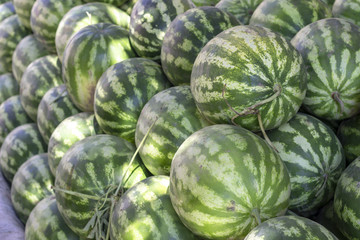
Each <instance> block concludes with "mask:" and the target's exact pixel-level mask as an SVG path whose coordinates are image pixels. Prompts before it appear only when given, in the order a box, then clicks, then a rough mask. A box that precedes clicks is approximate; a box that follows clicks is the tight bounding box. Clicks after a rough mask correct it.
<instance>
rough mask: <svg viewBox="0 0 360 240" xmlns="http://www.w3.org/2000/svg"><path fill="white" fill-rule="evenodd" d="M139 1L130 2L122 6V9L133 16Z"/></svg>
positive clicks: (129, 0) (130, 0) (131, 0)
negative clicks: (133, 10) (134, 8)
mask: <svg viewBox="0 0 360 240" xmlns="http://www.w3.org/2000/svg"><path fill="white" fill-rule="evenodd" d="M137 1H138V0H128V1H126V2H125V3H124V4H122V5H121V6H120V9H121V10H123V11H124V12H126V13H127V14H129V15H131V12H132V9H133V7H134V5H135V3H136V2H137Z"/></svg>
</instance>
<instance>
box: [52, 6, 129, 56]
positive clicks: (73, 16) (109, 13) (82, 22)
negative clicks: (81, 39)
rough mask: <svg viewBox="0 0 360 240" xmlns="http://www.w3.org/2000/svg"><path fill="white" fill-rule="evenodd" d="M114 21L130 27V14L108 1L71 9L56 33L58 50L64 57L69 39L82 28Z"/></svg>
mask: <svg viewBox="0 0 360 240" xmlns="http://www.w3.org/2000/svg"><path fill="white" fill-rule="evenodd" d="M100 22H102V23H113V24H116V25H119V26H121V27H124V28H126V29H128V28H129V22H130V16H129V15H128V14H126V13H125V12H124V11H122V10H120V9H118V8H117V7H115V6H112V5H110V4H106V3H98V2H96V3H88V4H84V5H80V6H76V7H74V8H72V9H70V10H69V11H68V12H67V13H66V14H65V15H64V17H63V18H62V19H61V21H60V23H59V26H58V28H57V30H56V34H55V45H56V52H57V54H58V56H59V58H60V61H62V59H63V54H64V50H65V47H66V44H67V43H68V41H69V39H70V38H71V37H72V36H73V35H74V34H75V33H76V32H78V31H79V30H80V29H82V28H83V27H86V26H88V25H91V24H96V23H100Z"/></svg>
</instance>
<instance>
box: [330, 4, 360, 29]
mask: <svg viewBox="0 0 360 240" xmlns="http://www.w3.org/2000/svg"><path fill="white" fill-rule="evenodd" d="M332 13H333V15H334V17H337V18H343V19H346V20H348V21H350V22H352V23H354V24H356V25H358V26H360V1H359V0H348V1H346V0H336V1H335V2H334V5H333V7H332Z"/></svg>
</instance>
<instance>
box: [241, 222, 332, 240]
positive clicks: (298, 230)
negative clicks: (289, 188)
mask: <svg viewBox="0 0 360 240" xmlns="http://www.w3.org/2000/svg"><path fill="white" fill-rule="evenodd" d="M260 239H261V240H278V239H281V240H304V239H311V240H325V239H326V240H338V238H337V237H336V236H335V235H334V234H333V233H331V232H330V231H329V230H327V229H326V228H325V227H323V226H321V225H320V224H318V223H316V222H314V221H312V220H310V219H308V218H304V217H295V216H281V217H276V218H272V219H270V220H267V221H266V222H263V223H262V224H260V225H259V226H257V227H256V228H254V229H253V230H252V231H251V232H250V233H249V234H248V235H247V236H246V238H245V240H260Z"/></svg>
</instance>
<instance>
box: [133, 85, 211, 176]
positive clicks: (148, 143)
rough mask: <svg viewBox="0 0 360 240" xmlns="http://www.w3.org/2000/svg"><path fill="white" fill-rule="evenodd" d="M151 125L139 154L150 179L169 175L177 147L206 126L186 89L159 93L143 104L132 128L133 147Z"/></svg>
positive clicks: (174, 88) (179, 88)
mask: <svg viewBox="0 0 360 240" xmlns="http://www.w3.org/2000/svg"><path fill="white" fill-rule="evenodd" d="M155 121H156V122H155ZM154 122H155V124H154V125H153V127H152V128H151V131H150V132H149V134H148V135H147V137H146V140H145V142H144V143H143V145H142V147H141V148H140V150H139V155H140V157H141V159H142V161H143V163H144V165H145V166H146V168H147V169H149V171H150V172H151V173H152V174H153V175H170V168H171V161H172V159H173V157H174V155H175V152H176V151H177V149H178V148H179V147H180V145H181V144H182V143H183V142H184V141H185V140H186V139H187V138H188V137H189V136H190V135H191V134H193V133H194V132H196V131H197V130H200V129H202V128H204V127H206V126H209V125H210V124H209V123H208V122H207V121H206V120H205V119H204V118H203V117H202V116H201V113H200V112H199V110H198V109H197V107H196V105H195V101H194V98H193V96H192V94H191V91H190V86H176V87H172V88H169V89H166V90H163V91H161V92H159V93H158V94H156V95H155V96H153V97H152V98H151V99H150V100H149V101H148V102H147V103H146V105H145V106H144V108H143V109H142V111H141V114H140V117H139V119H138V122H137V125H136V132H135V143H136V146H139V145H140V143H141V141H142V140H143V138H144V136H145V135H146V133H147V132H148V130H149V128H150V126H151V125H152V124H153V123H154Z"/></svg>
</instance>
